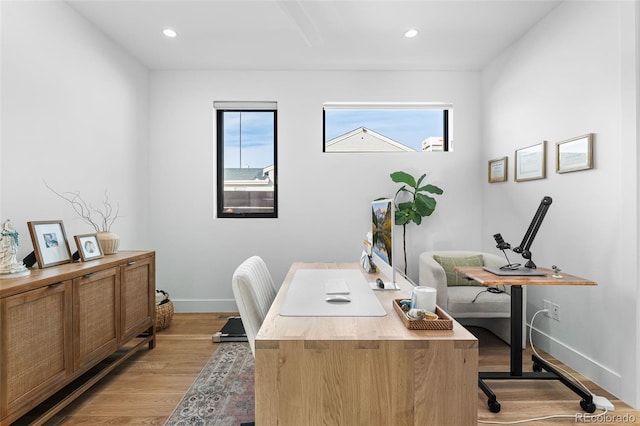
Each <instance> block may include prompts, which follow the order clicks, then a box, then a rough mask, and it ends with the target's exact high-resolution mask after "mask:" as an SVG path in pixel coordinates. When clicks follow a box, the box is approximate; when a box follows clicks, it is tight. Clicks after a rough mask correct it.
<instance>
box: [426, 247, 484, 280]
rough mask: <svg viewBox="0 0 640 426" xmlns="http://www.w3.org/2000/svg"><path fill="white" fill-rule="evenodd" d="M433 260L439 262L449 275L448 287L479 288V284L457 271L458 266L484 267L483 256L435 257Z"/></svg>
mask: <svg viewBox="0 0 640 426" xmlns="http://www.w3.org/2000/svg"><path fill="white" fill-rule="evenodd" d="M433 260H435V261H436V262H438V263H439V264H440V265H441V266H442V268H443V269H444V272H445V274H446V275H447V286H449V287H451V286H460V285H465V286H478V285H479V284H478V282H477V281H474V280H470V279H468V278H467V276H466V275H464V274H461V273H460V272H457V271H455V270H454V269H453V268H455V267H456V266H484V259H483V257H482V255H481V254H478V255H475V256H467V257H444V256H438V255H433Z"/></svg>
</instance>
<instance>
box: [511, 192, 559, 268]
mask: <svg viewBox="0 0 640 426" xmlns="http://www.w3.org/2000/svg"><path fill="white" fill-rule="evenodd" d="M552 201H553V200H552V199H551V197H544V198H542V201H540V205H539V206H538V210H537V211H536V214H535V215H534V216H533V219H532V220H531V224H530V225H529V228H528V229H527V232H526V233H525V234H524V237H523V238H522V242H521V243H520V245H519V246H518V247H515V248H514V249H513V251H514V252H516V253H522V257H524V258H525V259H528V262H527V263H526V264H525V265H524V266H526V267H527V268H532V269H535V267H536V264H535V263H533V261H532V260H531V251H529V249H530V248H531V244H532V243H533V240H534V239H535V238H536V234H537V233H538V229H540V225H541V224H542V220H543V219H544V216H545V215H546V214H547V210H549V206H550V205H551V202H552Z"/></svg>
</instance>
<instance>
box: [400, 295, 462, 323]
mask: <svg viewBox="0 0 640 426" xmlns="http://www.w3.org/2000/svg"><path fill="white" fill-rule="evenodd" d="M400 300H402V299H395V300H394V301H393V308H394V309H395V311H396V313H397V314H398V315H399V316H400V319H401V320H402V322H403V323H404V325H405V327H407V328H408V329H409V330H453V319H452V318H451V317H450V316H449V314H447V313H446V312H445V311H443V310H442V309H440V307H439V306H436V314H438V319H434V320H414V319H411V318H409V317H408V316H407V313H406V312H404V311H403V310H402V308H401V307H400Z"/></svg>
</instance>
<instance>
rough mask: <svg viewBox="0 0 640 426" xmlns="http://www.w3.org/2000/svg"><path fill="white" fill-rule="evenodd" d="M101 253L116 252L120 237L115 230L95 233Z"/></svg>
mask: <svg viewBox="0 0 640 426" xmlns="http://www.w3.org/2000/svg"><path fill="white" fill-rule="evenodd" d="M96 236H97V238H98V242H99V243H100V247H101V248H102V253H104V254H116V253H117V252H118V246H119V245H120V237H119V236H118V234H116V233H115V232H98V233H96Z"/></svg>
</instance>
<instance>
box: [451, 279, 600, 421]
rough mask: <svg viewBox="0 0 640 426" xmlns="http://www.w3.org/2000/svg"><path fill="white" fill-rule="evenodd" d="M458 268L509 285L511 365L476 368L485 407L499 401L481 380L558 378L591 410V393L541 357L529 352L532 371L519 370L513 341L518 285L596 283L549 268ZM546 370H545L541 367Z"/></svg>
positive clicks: (495, 408)
mask: <svg viewBox="0 0 640 426" xmlns="http://www.w3.org/2000/svg"><path fill="white" fill-rule="evenodd" d="M455 269H456V270H457V271H458V272H461V273H463V274H465V275H466V276H467V277H469V278H471V279H473V280H475V281H477V282H479V283H480V284H482V285H486V286H492V285H510V286H511V343H512V344H511V360H510V362H511V365H510V371H509V372H480V373H478V386H480V388H481V389H482V391H483V392H484V393H485V395H487V397H488V398H489V399H488V401H487V405H488V407H489V410H490V411H492V412H494V413H497V412H499V411H500V403H499V402H498V401H497V400H496V395H495V393H493V391H492V390H491V388H489V386H488V385H487V384H486V383H485V380H514V379H515V380H559V381H561V382H562V383H563V384H564V385H565V386H567V387H568V388H569V389H571V390H572V391H574V392H575V393H576V394H578V395H580V396H581V397H582V400H581V401H580V406H581V407H582V409H583V410H585V411H587V412H589V413H593V412H594V411H595V410H596V406H595V404H594V403H593V396H592V395H591V394H590V393H587V392H586V391H585V390H584V389H582V388H581V387H578V386H576V385H575V383H574V382H573V381H571V380H569V379H567V378H566V377H565V376H564V374H563V373H562V372H561V371H559V370H558V369H557V368H556V367H554V366H553V365H552V364H549V363H548V362H547V361H545V360H544V359H542V358H540V357H538V356H536V355H535V354H534V355H532V357H531V359H532V361H533V372H531V373H523V372H522V348H521V347H520V345H519V344H513V343H514V342H522V313H523V311H522V286H523V285H596V283H595V282H593V281H590V280H586V279H584V278H580V277H576V276H574V275H569V274H565V273H564V272H561V273H560V275H561V276H562V278H554V277H553V274H554V272H553V271H552V270H551V269H546V268H537V269H536V271H542V272H545V273H546V275H544V276H503V275H495V274H493V273H491V272H488V271H485V270H484V269H483V268H482V267H480V266H459V267H456V268H455ZM542 370H546V371H542Z"/></svg>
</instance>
